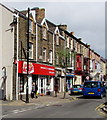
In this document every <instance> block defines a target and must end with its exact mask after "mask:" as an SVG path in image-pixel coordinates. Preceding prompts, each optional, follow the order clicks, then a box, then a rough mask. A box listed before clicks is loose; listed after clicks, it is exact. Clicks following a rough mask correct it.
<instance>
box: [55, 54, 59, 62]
mask: <svg viewBox="0 0 107 120" xmlns="http://www.w3.org/2000/svg"><path fill="white" fill-rule="evenodd" d="M56 64H59V56H58V53H56Z"/></svg>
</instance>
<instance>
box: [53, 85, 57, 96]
mask: <svg viewBox="0 0 107 120" xmlns="http://www.w3.org/2000/svg"><path fill="white" fill-rule="evenodd" d="M54 91H55V97H57V93H58V85H57V84H55V86H54Z"/></svg>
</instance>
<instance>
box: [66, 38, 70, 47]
mask: <svg viewBox="0 0 107 120" xmlns="http://www.w3.org/2000/svg"><path fill="white" fill-rule="evenodd" d="M69 41H70V39H69V37H67V48H69Z"/></svg>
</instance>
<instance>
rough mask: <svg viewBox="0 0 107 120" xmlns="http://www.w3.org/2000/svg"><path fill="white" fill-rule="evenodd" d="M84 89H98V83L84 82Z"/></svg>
mask: <svg viewBox="0 0 107 120" xmlns="http://www.w3.org/2000/svg"><path fill="white" fill-rule="evenodd" d="M84 87H87V88H95V87H98V82H85V83H84Z"/></svg>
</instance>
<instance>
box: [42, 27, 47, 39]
mask: <svg viewBox="0 0 107 120" xmlns="http://www.w3.org/2000/svg"><path fill="white" fill-rule="evenodd" d="M43 39H45V40H46V39H47V30H46V27H43Z"/></svg>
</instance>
